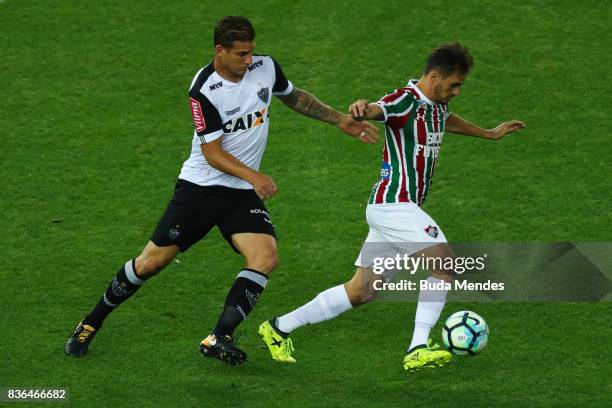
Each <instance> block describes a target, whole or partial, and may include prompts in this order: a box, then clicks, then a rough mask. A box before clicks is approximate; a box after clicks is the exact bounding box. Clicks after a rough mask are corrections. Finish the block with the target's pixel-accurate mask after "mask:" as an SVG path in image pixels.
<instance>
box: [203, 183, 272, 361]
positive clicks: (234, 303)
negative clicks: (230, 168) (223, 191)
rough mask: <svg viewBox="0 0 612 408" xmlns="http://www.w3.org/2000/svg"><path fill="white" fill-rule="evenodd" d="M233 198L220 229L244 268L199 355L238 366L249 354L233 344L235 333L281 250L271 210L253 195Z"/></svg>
mask: <svg viewBox="0 0 612 408" xmlns="http://www.w3.org/2000/svg"><path fill="white" fill-rule="evenodd" d="M231 198H232V200H231V201H230V202H228V206H231V209H230V210H229V211H228V212H227V213H225V214H223V216H222V217H221V218H220V219H219V220H218V223H217V225H218V226H219V230H220V231H221V233H222V234H223V236H224V237H225V239H226V240H227V241H228V243H230V245H231V246H232V247H233V248H234V250H236V252H238V253H240V254H241V255H242V256H243V257H244V260H245V264H244V267H243V268H242V270H240V271H239V272H238V275H237V276H236V280H235V281H234V283H233V284H232V286H231V288H230V289H229V291H228V293H227V295H226V298H225V304H224V307H223V311H222V312H221V315H220V316H219V319H218V321H217V324H216V326H215V328H214V330H213V332H212V333H211V334H210V335H209V336H208V337H206V338H205V339H204V340H202V342H201V343H200V351H201V352H202V354H203V355H204V356H206V357H214V358H217V359H220V360H222V361H224V362H226V363H229V364H231V365H236V364H241V363H242V362H244V361H245V360H246V353H244V351H242V350H240V349H239V348H237V347H236V346H235V345H234V344H233V333H234V330H235V329H236V327H238V325H239V324H240V323H241V322H242V321H243V320H244V319H246V318H247V316H248V315H249V313H250V312H251V311H252V310H253V308H254V307H255V305H256V304H257V301H258V300H259V297H260V296H261V293H262V292H263V290H264V289H265V287H266V285H267V282H268V276H269V275H270V273H271V272H272V271H273V270H274V268H276V266H277V264H278V247H277V244H276V237H275V232H274V226H273V224H272V221H271V220H270V217H269V214H268V210H267V209H266V207H265V205H264V204H263V202H262V201H261V200H260V199H259V198H258V197H257V195H256V194H255V193H254V192H253V191H243V192H233V193H232V197H231Z"/></svg>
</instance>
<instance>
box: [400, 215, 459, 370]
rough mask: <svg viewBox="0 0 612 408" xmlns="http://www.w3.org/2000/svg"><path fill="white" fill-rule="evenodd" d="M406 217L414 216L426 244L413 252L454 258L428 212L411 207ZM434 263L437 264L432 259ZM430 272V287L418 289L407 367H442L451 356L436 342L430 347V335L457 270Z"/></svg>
mask: <svg viewBox="0 0 612 408" xmlns="http://www.w3.org/2000/svg"><path fill="white" fill-rule="evenodd" d="M407 216H408V217H410V218H411V219H412V222H413V224H414V225H415V227H416V230H417V231H418V232H419V233H420V234H421V237H420V239H419V240H420V243H419V244H421V245H423V248H422V249H420V250H419V251H418V252H417V253H416V254H413V255H418V256H422V257H424V258H425V259H442V260H444V259H448V258H454V257H455V254H454V252H453V250H452V249H451V247H450V246H449V245H448V243H447V241H446V237H445V236H444V233H443V232H442V230H441V229H440V228H439V227H438V226H437V225H436V222H435V221H434V220H433V219H432V218H431V217H430V216H429V215H428V214H427V213H425V212H424V211H423V210H422V209H420V208H416V207H411V208H410V210H409V211H407ZM431 264H437V263H436V262H431ZM441 264H445V262H442V263H441ZM429 272H430V273H431V276H430V277H429V278H427V283H428V285H427V288H426V289H422V290H420V292H419V299H418V304H417V309H416V314H415V321H414V331H413V335H412V341H411V342H410V345H409V346H408V348H407V351H406V353H407V354H406V357H405V358H404V368H405V369H406V370H418V369H420V368H424V367H427V368H434V367H440V366H442V365H444V364H445V363H447V362H448V361H449V360H450V359H451V357H452V356H451V354H450V353H449V352H447V351H445V350H438V345H437V344H436V345H433V346H431V345H430V340H429V335H430V332H431V329H432V327H433V326H434V325H435V324H436V323H437V321H438V319H439V318H440V314H441V313H442V309H444V305H445V303H446V295H447V290H446V289H445V288H444V282H450V281H451V280H452V278H453V275H454V271H452V270H450V271H449V270H444V269H442V268H441V267H440V269H432V270H430V271H429Z"/></svg>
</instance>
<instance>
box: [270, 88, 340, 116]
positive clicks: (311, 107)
mask: <svg viewBox="0 0 612 408" xmlns="http://www.w3.org/2000/svg"><path fill="white" fill-rule="evenodd" d="M278 98H279V99H280V100H281V101H283V103H284V104H285V105H287V106H288V107H290V108H291V109H293V110H294V111H296V112H299V113H301V114H302V115H306V116H309V117H311V118H314V119H318V120H320V121H323V122H327V123H331V124H334V125H335V124H338V123H339V122H340V118H341V117H342V115H341V114H340V113H339V112H338V111H336V110H335V109H334V108H332V107H330V106H328V105H325V104H324V103H323V102H321V101H320V100H318V99H317V98H316V97H315V96H314V95H312V94H310V93H308V92H306V91H304V90H302V89H299V88H295V87H294V88H293V91H291V93H290V94H288V95H284V96H279V97H278Z"/></svg>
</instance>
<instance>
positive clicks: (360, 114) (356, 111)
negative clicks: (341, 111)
mask: <svg viewBox="0 0 612 408" xmlns="http://www.w3.org/2000/svg"><path fill="white" fill-rule="evenodd" d="M368 105H369V104H368V101H366V100H365V99H359V100H357V101H355V102H353V103H351V106H349V112H350V113H351V116H352V117H353V119H355V120H358V121H362V120H366V119H367V117H368Z"/></svg>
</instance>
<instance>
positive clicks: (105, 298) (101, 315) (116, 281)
mask: <svg viewBox="0 0 612 408" xmlns="http://www.w3.org/2000/svg"><path fill="white" fill-rule="evenodd" d="M143 283H144V279H142V278H139V277H138V276H137V275H136V260H135V259H132V260H130V261H127V262H126V264H125V265H123V267H121V269H119V272H117V276H115V277H114V278H113V280H112V282H111V283H110V285H108V287H107V288H106V291H105V292H104V294H103V295H102V298H101V299H100V301H99V302H98V304H97V305H96V307H94V308H93V310H92V311H91V312H90V313H89V314H88V315H87V316H85V319H83V324H88V325H90V326H92V327H94V328H95V329H98V328H100V326H102V323H103V322H104V319H106V316H108V315H109V313H110V312H112V311H113V310H115V308H116V307H117V306H119V305H120V304H121V303H123V302H124V301H125V300H126V299H128V298H129V297H130V296H132V295H133V294H134V293H136V291H137V290H138V289H139V288H140V286H141V285H142V284H143Z"/></svg>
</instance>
